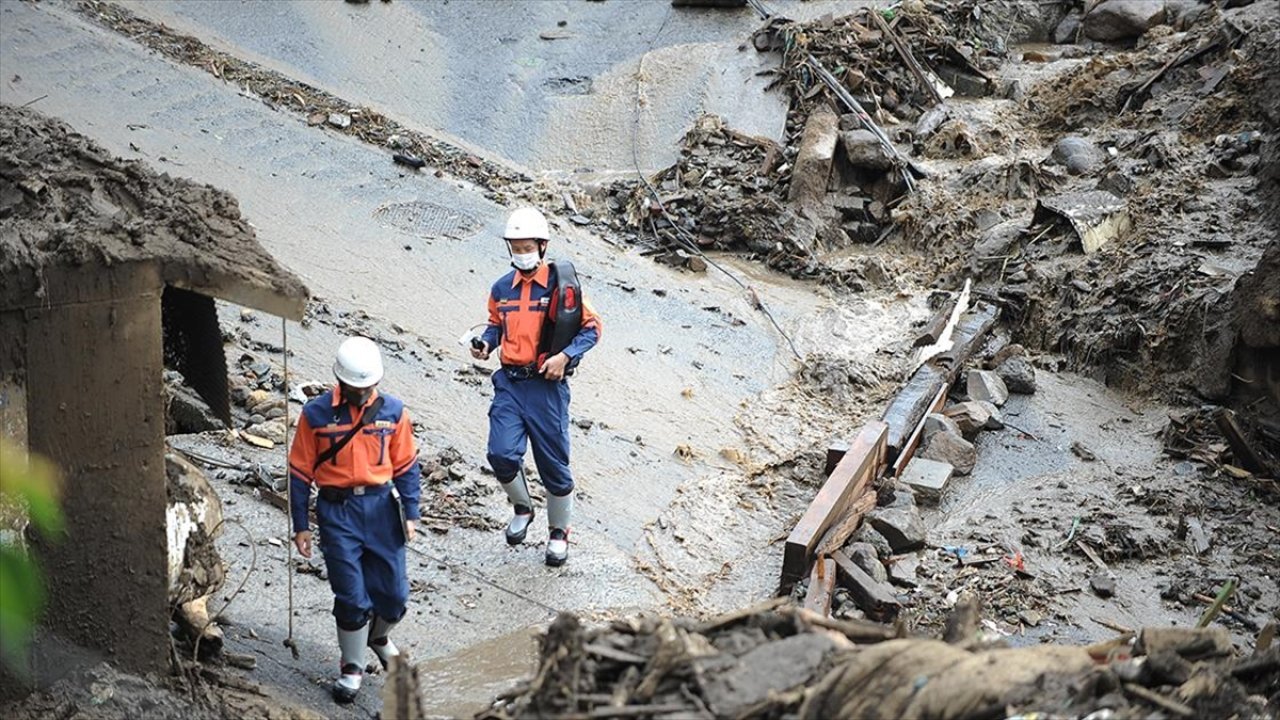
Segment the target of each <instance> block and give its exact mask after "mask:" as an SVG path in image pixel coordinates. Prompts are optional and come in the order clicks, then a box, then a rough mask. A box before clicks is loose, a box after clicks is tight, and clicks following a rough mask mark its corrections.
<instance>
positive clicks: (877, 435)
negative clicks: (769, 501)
mask: <svg viewBox="0 0 1280 720" xmlns="http://www.w3.org/2000/svg"><path fill="white" fill-rule="evenodd" d="M888 430H889V426H888V425H886V424H885V423H883V422H881V421H879V420H872V421H871V422H869V423H867V424H866V425H865V426H863V428H862V431H861V432H859V433H858V436H857V438H855V439H854V441H853V443H852V444H851V445H850V446H849V451H848V452H847V453H845V455H844V457H843V458H841V459H840V463H839V464H838V465H836V469H835V470H834V471H832V473H831V477H829V478H827V481H826V482H825V483H823V485H822V489H821V490H819V491H818V494H817V495H816V496H815V497H814V499H813V502H812V503H810V504H809V508H808V510H806V511H805V513H804V515H803V516H802V517H801V518H800V522H799V523H797V524H796V526H795V528H794V529H793V530H792V531H791V535H790V536H788V537H787V545H786V548H785V550H784V551H783V558H782V584H783V586H784V587H789V586H790V585H792V584H793V583H795V582H796V581H797V580H799V579H800V578H802V577H804V575H805V573H806V572H807V571H808V568H809V561H810V560H811V558H812V557H813V551H814V549H815V548H816V547H817V545H818V542H819V540H821V539H822V536H823V534H824V533H825V532H826V531H827V529H828V528H830V527H831V526H832V525H834V524H835V523H836V522H837V521H839V519H840V518H841V517H843V516H844V515H845V513H846V512H847V511H848V509H849V506H850V505H851V504H852V503H853V501H854V500H857V499H858V498H859V497H860V496H861V495H862V493H863V492H864V491H865V490H866V489H867V488H868V487H870V485H871V481H872V480H873V479H874V478H875V476H876V475H878V474H879V472H880V468H881V467H882V466H883V464H884V458H885V438H886V436H887V434H888Z"/></svg>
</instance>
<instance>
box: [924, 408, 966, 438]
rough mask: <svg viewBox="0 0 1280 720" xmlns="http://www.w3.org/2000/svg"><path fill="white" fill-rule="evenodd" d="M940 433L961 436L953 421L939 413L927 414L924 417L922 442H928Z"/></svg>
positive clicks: (958, 427)
mask: <svg viewBox="0 0 1280 720" xmlns="http://www.w3.org/2000/svg"><path fill="white" fill-rule="evenodd" d="M940 432H952V433H955V434H957V435H961V434H962V433H961V432H960V426H959V425H958V424H956V421H955V420H952V419H951V418H949V417H947V416H946V415H943V414H941V413H929V414H928V415H926V416H925V417H924V434H923V435H921V439H922V440H928V439H929V438H931V437H933V436H934V435H936V434H938V433H940Z"/></svg>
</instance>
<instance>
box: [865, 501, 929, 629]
mask: <svg viewBox="0 0 1280 720" xmlns="http://www.w3.org/2000/svg"><path fill="white" fill-rule="evenodd" d="M867 522H869V523H870V524H871V527H873V528H875V529H876V530H877V531H879V532H880V534H881V535H884V537H885V539H886V540H888V541H889V547H890V549H892V550H893V552H894V553H904V552H908V551H910V550H918V549H919V548H922V547H924V541H925V530H924V522H923V521H922V520H921V519H920V511H919V510H915V509H904V508H876V509H875V510H872V511H871V512H870V513H868V514H867ZM864 609H865V608H864Z"/></svg>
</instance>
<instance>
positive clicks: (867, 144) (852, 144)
mask: <svg viewBox="0 0 1280 720" xmlns="http://www.w3.org/2000/svg"><path fill="white" fill-rule="evenodd" d="M840 144H841V145H842V146H843V147H844V156H845V159H847V160H848V161H849V164H850V165H852V166H854V167H856V168H861V169H864V170H875V171H884V170H888V169H890V168H892V167H893V158H891V157H889V153H888V152H887V151H886V150H885V148H884V145H882V144H880V140H879V139H878V138H877V137H876V136H875V135H874V134H873V133H872V132H871V131H870V130H849V131H847V132H843V133H840Z"/></svg>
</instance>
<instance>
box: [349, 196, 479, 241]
mask: <svg viewBox="0 0 1280 720" xmlns="http://www.w3.org/2000/svg"><path fill="white" fill-rule="evenodd" d="M373 217H374V218H375V219H376V220H377V221H378V222H380V223H382V224H383V225H388V226H390V227H393V228H396V229H397V230H403V231H404V232H407V233H409V234H411V235H417V236H419V237H426V238H434V237H450V238H463V237H466V236H467V235H470V234H471V233H473V232H475V230H476V229H477V228H479V227H480V221H479V220H476V219H475V218H474V217H472V216H470V215H468V214H466V213H464V212H461V211H459V210H454V209H453V208H448V207H445V206H443V205H437V204H435V203H431V202H426V201H424V200H415V201H412V202H405V203H394V204H391V205H383V206H382V207H380V208H378V209H377V210H374V211H373Z"/></svg>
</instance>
